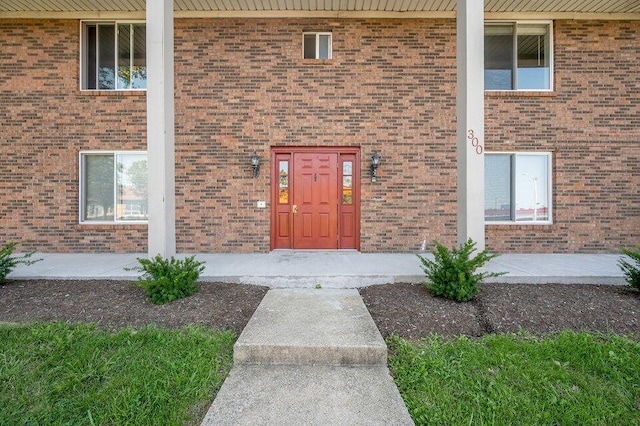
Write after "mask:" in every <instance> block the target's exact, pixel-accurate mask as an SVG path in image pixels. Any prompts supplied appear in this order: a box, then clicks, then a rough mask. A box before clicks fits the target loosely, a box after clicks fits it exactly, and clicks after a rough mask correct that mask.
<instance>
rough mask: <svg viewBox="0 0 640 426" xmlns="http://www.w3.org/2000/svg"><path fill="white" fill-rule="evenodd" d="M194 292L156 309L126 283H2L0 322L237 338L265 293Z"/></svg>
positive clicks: (202, 287) (245, 288)
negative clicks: (206, 330)
mask: <svg viewBox="0 0 640 426" xmlns="http://www.w3.org/2000/svg"><path fill="white" fill-rule="evenodd" d="M198 286H199V291H198V292H197V293H196V294H194V295H192V296H190V297H187V298H185V299H181V300H176V301H173V302H171V303H167V304H165V305H159V306H158V305H154V304H153V303H151V302H148V301H146V300H145V293H144V290H143V289H141V288H139V287H135V286H133V285H131V283H130V282H128V281H106V280H105V281H100V280H95V281H75V280H69V281H66V280H33V281H8V282H6V283H5V284H2V285H0V321H6V322H19V323H23V322H31V321H54V320H58V321H70V322H92V323H96V324H98V325H100V326H104V327H107V328H124V327H128V326H131V327H142V326H145V325H148V324H157V325H158V326H161V327H167V328H179V327H183V326H185V325H189V324H193V325H202V326H207V327H215V328H220V329H229V330H233V331H235V332H236V333H238V334H240V332H241V331H242V329H243V328H244V326H245V325H247V322H248V321H249V318H251V315H253V312H254V311H255V310H256V308H257V307H258V305H259V304H260V301H261V300H262V298H263V297H264V295H265V294H266V292H267V288H266V287H259V286H249V285H241V284H224V283H199V284H198Z"/></svg>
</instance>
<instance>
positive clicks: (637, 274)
mask: <svg viewBox="0 0 640 426" xmlns="http://www.w3.org/2000/svg"><path fill="white" fill-rule="evenodd" d="M620 251H621V252H622V253H623V254H626V255H627V256H629V257H630V258H631V259H632V260H633V261H634V262H635V265H634V264H631V263H629V262H627V261H626V260H625V259H620V260H619V261H618V266H620V269H622V272H624V276H625V278H626V280H627V284H629V286H631V287H632V288H635V289H637V290H640V247H638V248H636V249H625V248H623V249H620Z"/></svg>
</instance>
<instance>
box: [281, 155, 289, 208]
mask: <svg viewBox="0 0 640 426" xmlns="http://www.w3.org/2000/svg"><path fill="white" fill-rule="evenodd" d="M278 176H279V178H278V202H279V203H280V204H287V203H289V162H288V161H280V162H279V163H278Z"/></svg>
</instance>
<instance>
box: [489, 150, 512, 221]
mask: <svg viewBox="0 0 640 426" xmlns="http://www.w3.org/2000/svg"><path fill="white" fill-rule="evenodd" d="M484 220H485V221H487V222H491V221H509V220H512V219H511V155H508V154H486V155H485V156H484Z"/></svg>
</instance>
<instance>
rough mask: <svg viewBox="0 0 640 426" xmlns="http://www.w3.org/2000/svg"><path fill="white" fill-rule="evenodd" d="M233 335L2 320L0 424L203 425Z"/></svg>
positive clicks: (227, 363)
mask: <svg viewBox="0 0 640 426" xmlns="http://www.w3.org/2000/svg"><path fill="white" fill-rule="evenodd" d="M235 339H236V336H235V334H234V333H232V332H227V331H224V332H219V331H213V330H210V329H206V328H196V327H189V328H185V329H182V330H178V331H171V330H166V329H160V328H156V327H152V326H150V327H145V328H142V329H137V330H134V329H125V330H120V331H115V332H109V331H105V330H101V329H98V328H96V327H95V326H93V325H86V324H75V325H72V324H66V323H43V324H32V325H9V324H0V425H93V424H95V425H181V424H198V423H199V421H201V419H202V416H203V415H204V410H206V408H207V405H208V404H209V403H210V402H211V401H212V399H213V397H214V395H215V393H216V392H217V391H218V389H219V388H220V386H221V385H222V381H223V380H224V378H225V377H226V375H227V374H228V372H229V370H230V369H231V365H232V348H233V343H234V341H235Z"/></svg>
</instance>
